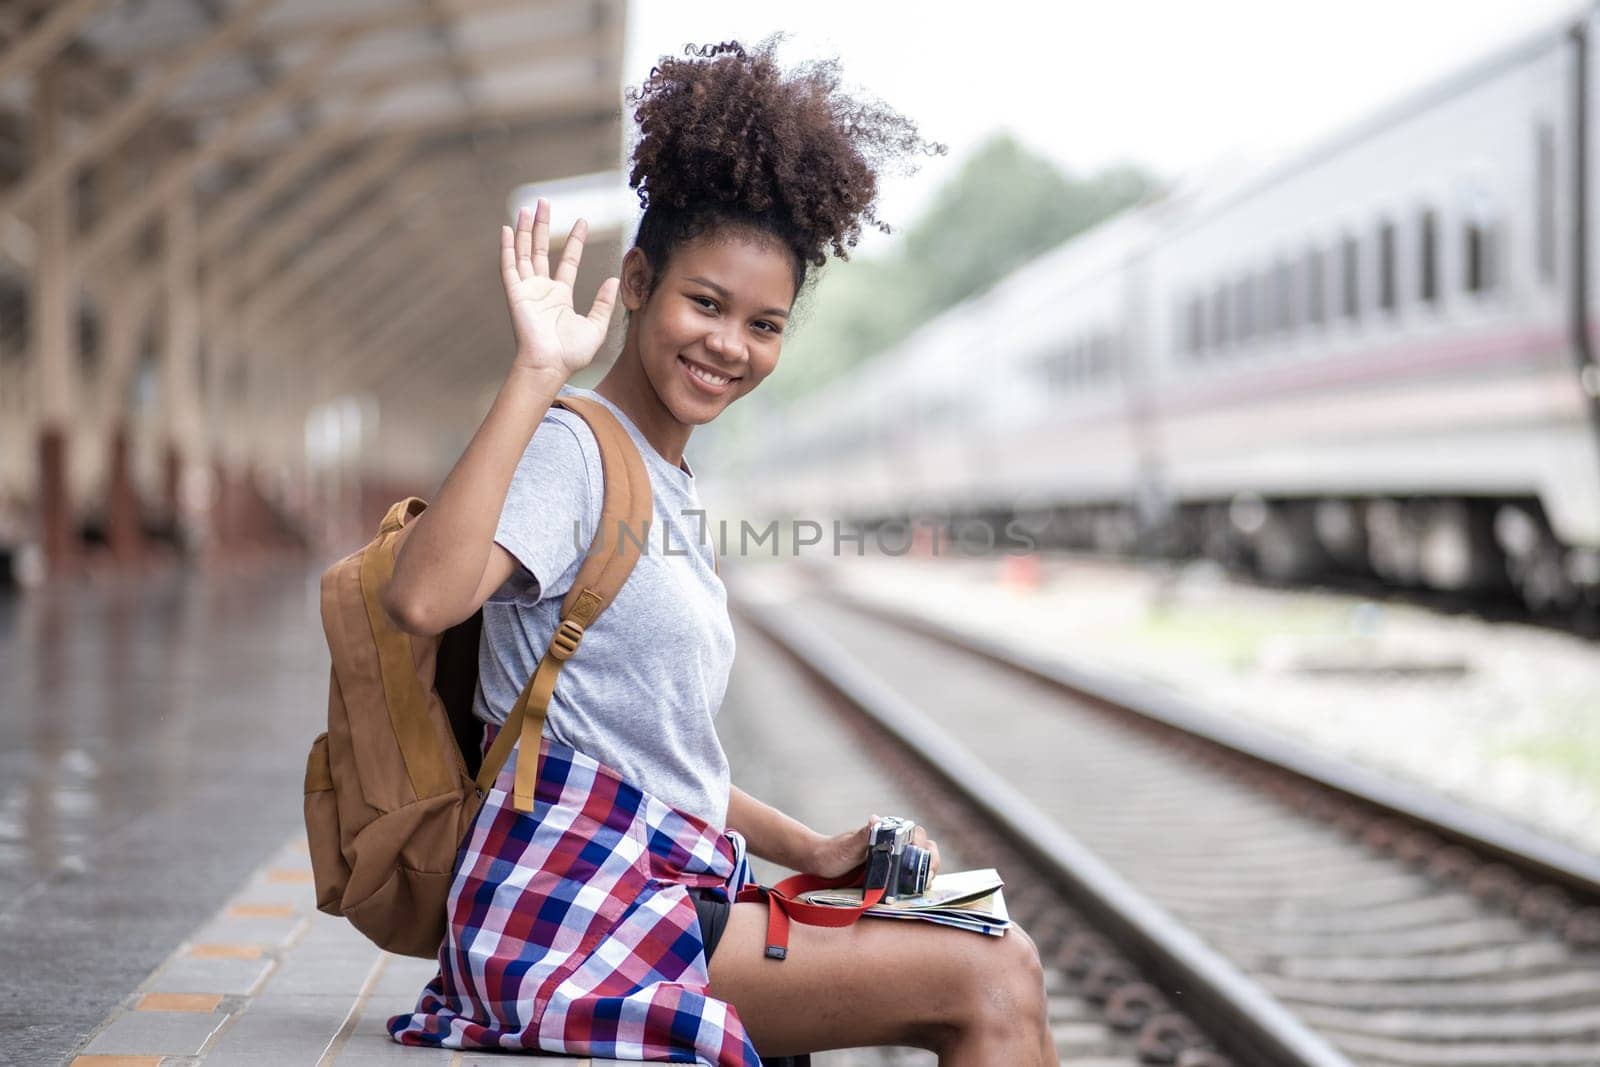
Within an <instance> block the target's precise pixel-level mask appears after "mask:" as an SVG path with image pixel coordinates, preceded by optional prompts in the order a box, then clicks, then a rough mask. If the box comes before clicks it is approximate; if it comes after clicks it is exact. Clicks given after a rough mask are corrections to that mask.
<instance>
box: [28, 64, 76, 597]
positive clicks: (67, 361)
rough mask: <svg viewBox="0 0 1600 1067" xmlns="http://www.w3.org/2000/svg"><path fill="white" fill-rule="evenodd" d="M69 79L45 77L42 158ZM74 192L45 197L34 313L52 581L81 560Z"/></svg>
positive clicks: (51, 71) (38, 152) (53, 71)
mask: <svg viewBox="0 0 1600 1067" xmlns="http://www.w3.org/2000/svg"><path fill="white" fill-rule="evenodd" d="M64 78H65V73H64V71H63V70H62V68H60V67H59V66H51V67H49V68H48V69H46V70H45V71H44V72H42V73H41V74H40V76H39V79H38V83H37V92H36V94H35V96H34V108H33V111H34V116H33V117H34V130H33V132H34V137H33V156H34V158H36V159H47V158H49V157H50V156H51V155H53V154H54V153H55V152H56V151H57V150H58V148H59V147H60V140H61V113H62V95H63V90H64V88H65V86H64ZM73 192H74V189H73V187H72V186H71V185H69V184H67V183H63V182H57V183H55V184H53V185H51V186H49V187H48V188H46V189H45V190H44V192H43V193H41V194H40V197H39V202H38V206H37V214H36V215H35V233H36V238H35V260H34V269H33V291H32V294H31V297H32V299H31V306H30V308H29V315H28V322H29V329H30V333H31V341H32V344H31V347H32V350H33V351H32V356H33V365H34V368H35V373H36V378H35V382H36V387H37V392H36V393H35V397H36V400H37V410H38V412H39V426H38V440H39V482H38V488H37V492H38V501H39V515H40V519H41V523H42V529H41V530H40V540H41V542H42V544H43V547H44V554H45V565H46V567H47V568H48V570H49V573H50V574H51V575H52V576H59V575H61V574H63V573H66V572H68V571H70V570H71V569H72V568H73V567H74V566H75V565H76V563H77V560H78V556H79V552H78V536H77V531H76V530H75V529H74V522H73V502H72V487H71V485H70V484H69V479H68V476H67V472H68V463H67V460H68V454H69V452H70V451H71V447H72V430H73V422H72V420H73V413H74V410H75V401H76V398H77V391H78V381H77V377H78V360H77V331H76V330H74V329H73V328H72V327H73V321H72V317H73V299H72V297H73V286H72V279H71V277H70V274H69V271H68V266H67V253H68V248H67V242H68V241H69V240H70V238H71V226H72V213H71V212H72V200H71V197H72V195H73Z"/></svg>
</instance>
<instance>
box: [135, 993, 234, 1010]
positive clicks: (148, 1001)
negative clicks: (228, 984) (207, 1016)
mask: <svg viewBox="0 0 1600 1067" xmlns="http://www.w3.org/2000/svg"><path fill="white" fill-rule="evenodd" d="M221 1003H222V994H221V993H146V994H145V995H144V996H142V997H140V998H139V1003H137V1004H135V1005H134V1008H133V1010H134V1011H194V1012H201V1013H205V1012H210V1011H216V1010H217V1005H218V1004H221Z"/></svg>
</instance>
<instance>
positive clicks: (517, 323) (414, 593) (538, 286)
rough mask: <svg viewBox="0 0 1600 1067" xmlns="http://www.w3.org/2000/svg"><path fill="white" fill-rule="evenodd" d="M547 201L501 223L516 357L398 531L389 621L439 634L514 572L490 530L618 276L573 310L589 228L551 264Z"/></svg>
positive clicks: (580, 363) (585, 352) (595, 335)
mask: <svg viewBox="0 0 1600 1067" xmlns="http://www.w3.org/2000/svg"><path fill="white" fill-rule="evenodd" d="M549 227H550V206H549V204H548V203H546V202H545V201H543V200H540V201H539V203H538V206H537V207H536V209H535V210H534V211H533V212H531V213H530V212H528V211H527V210H526V209H524V210H523V211H521V212H519V213H518V215H517V226H516V229H515V231H513V230H512V229H511V227H509V226H507V227H502V229H501V235H500V258H501V263H500V266H501V275H502V279H503V281H504V283H505V288H506V300H507V303H508V304H509V306H510V309H511V323H512V332H513V333H514V334H515V335H516V339H517V354H516V359H515V361H514V362H513V363H512V366H511V371H510V373H509V374H508V375H507V377H506V381H505V384H503V385H502V386H501V387H500V392H499V393H498V394H497V395H496V396H495V400H494V404H493V405H492V406H491V407H490V409H489V414H488V415H486V416H485V417H484V420H483V423H482V425H480V426H479V427H478V432H477V433H475V434H473V437H472V441H471V442H470V443H469V444H468V445H467V448H466V451H464V452H463V453H462V454H461V458H460V459H459V460H457V461H456V465H455V466H454V467H453V468H452V469H451V471H450V474H449V476H448V477H446V478H445V480H444V484H443V485H442V486H440V487H439V493H438V496H437V497H436V498H435V499H434V501H433V503H432V504H431V505H429V507H428V510H426V511H424V512H423V513H422V514H421V515H419V516H418V517H417V519H416V521H415V522H413V523H411V524H410V525H409V526H408V527H407V528H406V530H405V531H404V532H403V533H402V534H401V537H400V539H399V542H398V544H399V548H398V550H397V553H396V556H395V565H394V577H393V578H392V579H391V580H390V582H389V586H388V589H387V591H386V593H385V596H384V608H385V610H387V611H388V613H389V617H390V618H391V619H392V620H393V621H394V623H395V625H397V626H399V627H400V628H401V629H403V630H407V631H409V632H411V633H418V634H434V633H439V632H441V631H443V630H445V629H447V628H449V627H451V626H453V625H455V624H456V623H458V622H460V621H461V620H463V619H465V618H467V617H468V616H469V615H471V614H472V613H473V612H474V611H476V610H477V609H478V608H479V607H480V606H481V605H482V604H483V602H484V601H485V600H487V599H488V597H489V595H490V594H491V593H493V592H494V591H495V589H497V588H499V586H500V585H501V583H503V582H504V581H505V580H506V579H507V578H509V577H510V576H511V573H512V571H513V569H514V568H515V567H516V561H515V560H514V559H513V558H512V557H511V554H510V553H509V552H507V551H506V550H505V549H503V548H501V547H500V546H499V545H497V544H495V541H494V532H495V528H496V526H498V525H499V521H500V511H501V509H502V508H504V506H505V502H506V493H507V491H508V490H509V489H510V487H511V478H512V475H514V474H515V473H516V469H517V462H518V461H519V460H520V459H521V458H522V454H523V452H524V451H525V450H526V449H527V447H528V442H529V441H531V440H532V439H533V434H534V431H535V430H537V429H538V427H539V422H540V420H541V419H543V418H544V415H545V412H546V411H548V410H549V409H550V402H551V401H552V400H554V399H555V397H556V393H557V392H559V391H560V389H561V386H562V384H563V383H565V382H566V380H567V379H568V378H569V377H571V376H572V374H573V373H574V372H575V371H577V370H580V369H582V368H583V367H585V366H587V365H588V364H589V361H590V360H592V359H593V358H594V354H595V352H596V351H598V350H599V347H600V343H601V342H602V341H603V340H604V339H605V333H606V325H607V323H609V322H610V320H611V308H612V305H613V304H614V303H615V301H616V295H617V281H616V279H615V278H611V279H607V280H606V282H605V283H604V284H602V285H601V286H600V291H599V293H597V294H596V295H595V298H594V306H593V307H592V308H591V309H590V311H589V314H588V315H586V316H583V315H579V314H577V313H576V312H575V311H573V310H572V283H573V280H574V279H575V278H576V277H577V274H578V262H579V260H580V258H581V257H582V255H583V239H584V236H585V234H586V233H587V232H588V227H587V225H586V224H585V223H584V221H583V220H582V219H579V220H578V221H577V223H576V224H575V225H574V226H573V227H572V233H571V235H570V236H568V238H567V243H566V247H565V248H563V249H562V253H561V261H560V262H559V263H558V264H557V266H556V270H555V272H554V273H553V274H552V273H551V271H550V263H549V246H550V236H549Z"/></svg>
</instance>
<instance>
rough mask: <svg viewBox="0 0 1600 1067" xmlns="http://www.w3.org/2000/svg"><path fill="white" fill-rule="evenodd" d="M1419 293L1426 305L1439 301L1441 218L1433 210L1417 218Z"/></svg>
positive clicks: (1427, 210) (1425, 211)
mask: <svg viewBox="0 0 1600 1067" xmlns="http://www.w3.org/2000/svg"><path fill="white" fill-rule="evenodd" d="M1417 293H1418V295H1419V296H1420V297H1421V299H1422V301H1423V303H1426V304H1435V303H1437V302H1438V300H1439V217H1438V216H1437V215H1436V214H1435V213H1434V212H1433V211H1432V210H1431V209H1425V210H1424V211H1423V212H1422V214H1421V215H1420V216H1418V218H1417Z"/></svg>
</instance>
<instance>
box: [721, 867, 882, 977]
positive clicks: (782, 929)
mask: <svg viewBox="0 0 1600 1067" xmlns="http://www.w3.org/2000/svg"><path fill="white" fill-rule="evenodd" d="M866 870H867V868H866V864H862V865H861V866H860V867H857V868H856V869H855V870H853V871H850V872H849V873H848V874H843V875H840V876H839V877H838V878H823V877H822V876H820V875H815V874H794V875H790V876H789V877H788V878H785V879H784V880H783V881H781V882H779V883H778V884H777V885H774V886H764V885H752V886H746V887H745V888H744V889H741V890H740V891H739V895H738V897H736V898H735V899H736V900H737V901H738V902H739V903H741V904H747V903H760V902H762V901H765V902H766V904H767V958H768V959H774V960H781V959H783V958H784V957H786V956H788V955H789V922H790V920H791V919H792V920H793V921H795V922H798V923H803V924H804V925H806V926H833V927H838V926H850V925H852V924H854V923H855V921H856V920H857V919H859V918H861V916H862V915H863V914H864V913H865V912H866V910H867V909H868V908H870V907H872V906H873V905H874V904H876V903H878V901H880V900H882V899H883V888H882V887H879V888H877V889H871V890H868V891H867V892H866V893H865V894H863V899H862V901H861V903H860V904H858V905H852V906H848V907H841V906H839V905H836V904H812V903H810V902H809V901H805V900H800V899H798V898H799V896H800V894H802V893H809V892H811V891H812V890H813V889H852V888H856V887H859V886H860V885H861V884H862V882H863V881H864V880H865V879H866Z"/></svg>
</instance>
